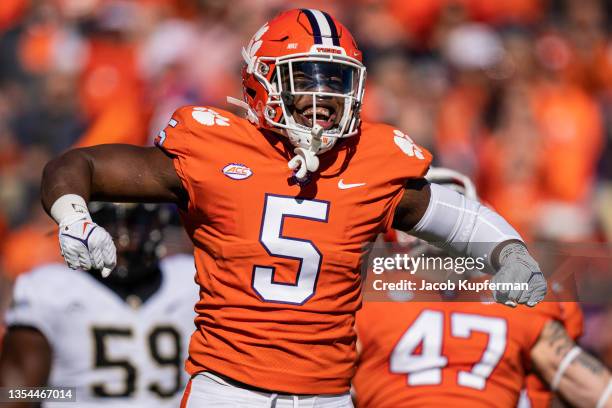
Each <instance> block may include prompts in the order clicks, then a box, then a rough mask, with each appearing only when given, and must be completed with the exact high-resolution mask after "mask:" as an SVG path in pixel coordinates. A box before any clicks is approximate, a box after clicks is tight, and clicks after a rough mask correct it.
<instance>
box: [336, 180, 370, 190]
mask: <svg viewBox="0 0 612 408" xmlns="http://www.w3.org/2000/svg"><path fill="white" fill-rule="evenodd" d="M365 185H366V183H353V184H344V179H340V181H338V188H339V189H340V190H346V189H349V188H355V187H361V186H365Z"/></svg>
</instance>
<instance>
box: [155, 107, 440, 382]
mask: <svg viewBox="0 0 612 408" xmlns="http://www.w3.org/2000/svg"><path fill="white" fill-rule="evenodd" d="M156 144H157V145H158V146H159V147H160V148H161V149H163V150H164V151H165V152H166V153H167V154H168V155H170V156H171V157H172V158H173V159H174V166H175V169H176V172H177V174H178V176H179V177H180V178H181V180H182V183H183V186H184V188H185V190H186V191H187V193H188V194H189V202H188V208H186V210H185V211H183V213H182V217H183V222H184V224H185V227H186V229H187V231H188V233H189V235H190V236H191V238H192V240H193V242H194V245H195V259H196V268H197V271H198V273H197V282H198V284H199V285H200V298H201V299H200V302H199V303H198V304H197V306H196V312H197V313H198V317H197V318H196V323H197V325H198V330H197V332H196V333H194V336H193V337H192V340H191V345H190V358H189V360H188V363H187V369H188V371H189V372H190V373H191V374H194V373H197V372H201V371H204V370H212V371H215V372H217V373H219V374H222V375H225V376H227V377H230V378H232V379H234V380H236V381H240V382H243V383H246V384H249V385H251V386H255V387H259V388H262V389H267V390H272V391H280V392H287V393H293V394H335V393H343V392H347V391H348V390H349V387H350V378H351V377H352V375H353V371H354V362H355V358H356V353H355V334H354V329H353V325H354V313H355V312H356V310H357V309H358V307H359V306H360V301H361V295H360V285H361V280H360V271H359V267H360V262H361V256H362V254H363V252H364V244H365V243H367V242H371V241H374V239H375V237H376V235H377V234H378V233H379V232H381V231H384V230H386V229H387V228H388V226H389V225H390V223H391V221H392V218H393V213H394V210H395V207H396V206H397V204H398V203H399V201H400V199H401V198H402V195H403V191H404V185H405V183H406V180H407V179H409V178H420V177H423V176H424V174H425V172H426V171H427V169H428V167H429V163H430V160H431V156H430V155H429V153H428V152H427V151H426V150H424V149H421V148H420V147H418V146H417V145H415V144H414V143H413V141H412V140H411V139H410V138H409V137H408V136H406V135H405V134H403V133H402V132H400V131H399V130H396V129H394V128H392V127H390V126H386V125H380V124H368V123H362V125H361V131H360V133H359V134H358V135H356V136H353V137H350V138H346V139H341V140H340V141H339V142H338V143H337V144H336V146H335V147H334V149H332V150H330V151H329V152H326V153H324V154H322V155H320V156H319V159H320V166H319V170H318V171H317V172H316V173H314V174H313V175H312V180H311V181H310V182H309V183H308V184H306V185H304V186H300V185H299V184H297V183H296V182H295V179H294V178H293V173H292V171H291V170H290V169H289V168H288V166H287V162H288V160H289V159H290V158H291V157H293V153H292V151H293V149H294V148H293V146H291V145H288V144H287V140H286V139H285V138H284V137H283V136H281V135H277V134H275V133H272V132H269V131H262V130H260V129H258V128H257V127H255V126H253V125H252V124H251V123H249V122H248V121H247V120H246V119H244V118H240V117H237V116H235V115H233V114H231V113H229V112H225V111H221V110H219V109H211V108H207V107H194V106H188V107H184V108H181V109H179V110H178V111H177V112H175V114H174V115H173V117H172V119H171V120H170V123H169V125H168V126H167V127H166V128H165V129H164V131H162V132H161V133H160V135H159V137H158V138H157V140H156Z"/></svg>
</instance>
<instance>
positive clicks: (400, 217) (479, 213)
mask: <svg viewBox="0 0 612 408" xmlns="http://www.w3.org/2000/svg"><path fill="white" fill-rule="evenodd" d="M393 228H395V229H399V230H402V231H406V232H409V233H410V234H411V235H414V236H416V237H418V238H421V239H424V240H426V241H428V242H431V243H433V244H435V245H437V246H441V247H443V249H446V250H449V251H451V252H454V253H459V254H465V255H467V256H470V257H472V258H481V259H484V260H486V261H487V262H486V263H487V266H488V271H487V272H489V273H492V274H494V277H493V279H492V282H493V284H500V283H504V284H511V285H510V286H512V288H510V289H506V288H505V287H504V288H501V289H497V290H495V291H494V292H493V294H494V296H495V299H496V300H497V301H498V302H500V303H504V304H506V305H509V306H516V304H527V305H528V306H534V305H535V304H537V303H538V302H540V301H542V299H544V296H545V295H546V280H545V279H544V276H543V274H542V272H541V271H540V268H539V266H538V264H537V262H536V261H535V260H534V259H533V258H532V257H531V255H530V254H529V252H528V251H527V247H526V245H525V244H524V242H523V240H522V239H521V237H520V235H519V234H518V232H516V230H515V229H514V228H512V226H510V224H508V222H507V221H506V220H504V219H503V218H502V217H501V216H500V215H499V214H497V213H495V212H493V211H491V210H490V209H488V208H487V207H485V206H484V205H482V204H480V203H479V202H478V201H477V200H475V199H470V198H468V197H466V196H464V195H463V194H459V193H458V192H456V191H454V190H452V189H450V188H447V187H443V186H441V185H438V184H435V183H431V184H430V183H428V182H427V181H426V180H425V179H418V180H412V181H410V182H409V183H408V184H407V185H406V190H405V193H404V196H403V197H402V200H401V201H400V203H399V204H398V206H397V207H396V210H395V215H394V219H393ZM523 283H526V284H527V285H528V289H527V290H520V289H514V287H515V286H514V284H518V285H516V287H520V286H521V284H523ZM500 286H501V285H500ZM506 287H508V286H506Z"/></svg>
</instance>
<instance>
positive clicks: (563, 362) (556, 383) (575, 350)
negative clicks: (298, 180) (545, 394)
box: [550, 346, 582, 391]
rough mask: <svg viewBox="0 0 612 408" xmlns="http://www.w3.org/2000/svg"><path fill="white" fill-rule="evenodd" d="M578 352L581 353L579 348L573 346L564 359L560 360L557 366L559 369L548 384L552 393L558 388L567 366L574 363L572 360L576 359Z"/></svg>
mask: <svg viewBox="0 0 612 408" xmlns="http://www.w3.org/2000/svg"><path fill="white" fill-rule="evenodd" d="M580 352H582V350H581V349H580V347H578V346H574V347H572V349H571V350H570V351H568V352H567V354H566V355H565V357H563V360H561V363H560V364H559V368H557V372H556V373H555V377H554V378H553V380H552V382H551V384H550V388H551V389H552V390H553V391H556V390H557V388H558V387H559V383H560V382H561V378H563V373H565V370H567V368H568V367H569V365H570V364H572V361H574V359H576V357H578V354H580Z"/></svg>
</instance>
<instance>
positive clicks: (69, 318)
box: [6, 255, 197, 408]
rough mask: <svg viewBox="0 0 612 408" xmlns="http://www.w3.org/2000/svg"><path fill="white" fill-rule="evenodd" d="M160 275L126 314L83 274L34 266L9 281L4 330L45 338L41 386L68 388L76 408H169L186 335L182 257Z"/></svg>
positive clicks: (189, 300)
mask: <svg viewBox="0 0 612 408" xmlns="http://www.w3.org/2000/svg"><path fill="white" fill-rule="evenodd" d="M160 267H161V270H162V274H163V275H162V276H163V277H162V279H163V280H162V284H161V286H160V288H159V289H158V290H157V292H156V293H155V294H153V295H152V296H151V297H150V298H149V299H147V301H146V302H144V303H143V304H142V305H141V306H139V307H132V306H129V305H128V303H126V302H125V301H124V300H123V299H121V298H120V297H119V296H118V295H117V294H116V293H114V292H113V291H111V290H110V289H109V288H108V287H106V286H104V285H102V284H101V283H99V282H98V281H97V280H96V279H94V278H93V277H92V276H90V275H89V274H88V273H86V272H83V271H75V270H72V269H69V268H68V267H66V265H64V264H52V265H46V266H42V267H40V268H37V269H35V270H33V271H32V272H29V273H27V274H24V275H22V276H20V277H19V278H18V279H17V282H16V284H15V288H14V297H13V303H12V306H11V308H10V309H9V311H8V313H7V316H6V317H7V319H6V320H7V325H9V326H27V327H33V328H35V329H37V330H39V331H40V332H41V333H42V334H43V335H44V336H45V338H46V339H47V341H48V342H49V344H50V346H51V349H52V362H51V373H50V378H49V382H48V384H49V385H50V386H65V387H76V390H75V394H76V402H77V406H78V407H85V408H87V407H99V406H112V407H125V408H128V407H130V408H132V407H143V408H144V407H147V408H149V407H177V406H178V405H179V403H180V398H181V393H182V390H183V388H184V386H185V384H186V382H187V378H185V377H186V375H185V372H184V370H183V364H184V361H185V359H186V357H187V347H188V342H189V337H190V336H191V334H192V333H193V330H194V323H193V319H194V316H195V314H194V311H193V305H194V304H195V302H196V300H197V289H196V286H195V285H194V283H193V277H194V275H195V269H194V266H193V258H192V257H191V256H187V255H176V256H172V257H168V258H165V259H163V260H162V261H161V264H160ZM64 405H65V404H63V403H55V404H54V403H46V404H44V406H45V407H53V406H58V407H61V406H64Z"/></svg>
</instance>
